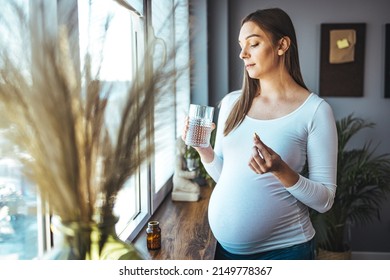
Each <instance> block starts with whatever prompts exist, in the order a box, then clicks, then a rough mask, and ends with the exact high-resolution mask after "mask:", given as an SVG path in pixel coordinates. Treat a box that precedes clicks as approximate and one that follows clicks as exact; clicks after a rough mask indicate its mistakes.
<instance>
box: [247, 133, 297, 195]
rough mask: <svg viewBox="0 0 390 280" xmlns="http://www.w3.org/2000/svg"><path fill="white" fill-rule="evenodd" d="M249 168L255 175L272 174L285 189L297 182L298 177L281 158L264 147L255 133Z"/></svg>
mask: <svg viewBox="0 0 390 280" xmlns="http://www.w3.org/2000/svg"><path fill="white" fill-rule="evenodd" d="M253 138H254V139H253V143H254V146H253V148H252V156H251V158H250V160H249V167H250V168H251V169H252V170H253V171H254V172H255V173H257V174H264V173H267V172H272V174H273V175H275V176H276V177H277V178H278V179H279V181H280V182H281V183H282V184H283V186H285V187H286V188H288V187H291V186H293V185H295V184H296V182H298V179H299V175H298V173H296V172H295V171H294V170H292V169H291V168H290V167H289V166H288V164H287V163H286V162H284V161H283V160H282V158H281V157H280V156H279V155H278V154H277V153H275V151H274V150H272V149H271V148H270V147H268V146H267V145H265V144H264V143H263V141H261V140H260V137H259V136H258V135H257V134H256V133H255V135H254V137H253Z"/></svg>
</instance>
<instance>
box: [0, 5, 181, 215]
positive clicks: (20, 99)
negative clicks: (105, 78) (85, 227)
mask: <svg viewBox="0 0 390 280" xmlns="http://www.w3.org/2000/svg"><path fill="white" fill-rule="evenodd" d="M42 7H44V6H42ZM13 8H16V9H15V11H17V13H18V14H19V15H20V17H19V20H20V22H19V23H21V24H24V25H21V26H20V27H18V29H16V30H17V31H20V34H19V35H20V43H22V44H23V42H24V41H23V40H25V39H26V36H25V34H26V33H23V32H26V31H28V30H29V25H28V24H27V23H26V22H24V21H23V14H22V13H21V12H20V11H21V10H20V9H18V7H16V6H14V7H13ZM3 19H4V18H3ZM46 24H47V23H46ZM44 25H45V22H44V21H42V22H41V25H38V28H34V29H32V33H31V34H30V38H31V42H32V48H31V49H32V50H33V52H32V53H31V54H30V53H29V52H28V51H25V52H24V54H25V55H26V57H25V58H23V59H20V58H19V59H17V60H16V59H15V57H14V52H13V51H12V49H10V48H8V47H9V46H6V48H2V49H1V54H0V55H1V57H0V118H1V122H2V126H3V127H7V130H6V133H5V135H6V136H7V137H8V138H9V139H10V141H11V142H12V143H14V144H15V145H16V146H17V147H18V152H17V155H18V156H19V158H20V159H21V160H22V161H23V163H24V165H25V171H26V174H27V176H28V177H29V178H30V180H31V181H32V182H34V183H36V185H37V187H38V189H39V191H40V193H41V195H42V197H43V198H44V199H45V200H46V201H48V203H49V206H50V208H51V210H52V211H53V213H54V214H57V215H58V216H60V217H61V219H62V220H63V221H65V222H66V221H81V222H91V221H93V220H94V219H95V218H96V216H97V215H98V218H99V221H100V222H101V221H102V219H103V221H104V218H105V217H106V216H107V217H109V216H111V215H112V209H113V206H114V203H115V199H116V195H117V194H118V192H119V190H120V189H121V188H122V186H123V185H124V183H125V181H126V180H127V179H128V178H129V177H130V176H131V175H133V174H134V173H135V172H136V171H137V170H138V168H139V167H140V165H141V164H142V163H144V162H145V161H146V160H147V159H148V158H150V156H151V155H152V154H153V151H154V148H155V147H154V146H153V141H151V140H150V139H151V138H152V136H153V134H154V132H155V131H154V129H153V126H152V125H151V124H150V120H151V119H152V117H153V114H156V111H155V108H156V107H158V108H159V111H158V112H157V113H158V114H160V115H159V119H160V120H161V121H163V120H164V116H163V114H164V112H166V111H167V107H171V106H173V105H174V96H173V93H172V92H170V91H167V90H164V87H166V85H167V84H168V83H171V82H174V81H175V79H177V77H178V74H180V71H179V72H177V69H176V70H173V69H172V67H167V65H168V64H169V63H170V62H171V61H172V60H173V59H174V53H171V54H168V55H167V60H166V63H165V64H162V65H160V66H158V67H154V69H153V70H151V69H149V68H147V67H145V69H138V71H137V74H136V77H135V78H134V82H133V83H132V85H131V86H130V87H129V88H128V89H127V93H126V100H125V101H124V104H123V112H122V115H121V119H120V124H119V128H118V133H117V135H116V137H114V138H113V137H110V134H109V128H108V127H107V124H106V123H105V121H104V118H105V114H107V110H106V109H107V102H108V100H109V99H110V91H108V92H106V93H103V90H102V83H101V82H100V81H99V79H98V78H94V77H91V74H90V73H91V71H90V59H89V57H88V56H87V57H86V59H85V65H84V69H85V71H84V73H83V74H82V75H81V74H80V73H78V67H76V66H75V65H77V63H74V60H73V58H72V56H71V51H70V47H69V40H68V38H70V36H72V30H69V29H67V28H66V27H65V26H62V27H61V28H60V29H59V32H58V34H57V35H56V36H54V35H50V34H44V32H45V26H44ZM13 27H14V26H13ZM14 30H15V28H14ZM13 33H14V32H13ZM42 34H44V36H42ZM15 36H17V34H15ZM37 38H39V39H37ZM151 45H153V42H151ZM2 46H3V47H4V44H2ZM22 47H23V46H22ZM24 47H26V46H24ZM27 49H29V48H26V50H27ZM30 57H31V58H32V59H30ZM150 57H152V48H147V49H146V55H145V59H147V58H150ZM19 61H22V62H23V63H22V64H19ZM145 65H148V64H147V61H146V60H145ZM157 104H158V106H156V105H157ZM97 204H98V205H99V207H97Z"/></svg>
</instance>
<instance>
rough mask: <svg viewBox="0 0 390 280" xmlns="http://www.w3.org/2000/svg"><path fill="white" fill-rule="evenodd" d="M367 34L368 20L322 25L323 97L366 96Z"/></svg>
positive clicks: (321, 71)
mask: <svg viewBox="0 0 390 280" xmlns="http://www.w3.org/2000/svg"><path fill="white" fill-rule="evenodd" d="M365 36H366V24H365V23H332V24H331V23H324V24H321V50H320V90H319V94H320V95H321V96H339V97H361V96H363V86H364V56H365Z"/></svg>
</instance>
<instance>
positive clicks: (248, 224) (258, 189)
mask: <svg viewBox="0 0 390 280" xmlns="http://www.w3.org/2000/svg"><path fill="white" fill-rule="evenodd" d="M220 183H221V181H220V182H219V183H218V185H217V186H216V187H215V189H214V191H213V193H212V196H211V198H210V204H209V223H210V227H211V229H212V231H213V233H214V236H215V237H216V239H217V240H219V241H221V242H226V243H230V244H242V243H251V242H261V241H263V240H267V239H268V238H270V236H271V235H272V234H273V233H274V232H275V231H278V230H279V229H280V228H283V227H285V226H286V222H287V223H288V221H289V216H290V215H291V214H292V213H291V212H293V211H291V210H292V208H291V207H292V206H293V205H294V204H295V199H293V198H292V197H291V195H289V193H288V192H287V191H286V190H285V189H284V188H283V187H282V186H280V185H278V184H276V183H268V184H266V185H261V184H259V183H258V182H257V183H256V182H254V183H253V184H251V183H249V184H246V185H242V184H241V185H240V184H238V185H237V184H231V182H230V183H227V184H220ZM290 221H291V220H290Z"/></svg>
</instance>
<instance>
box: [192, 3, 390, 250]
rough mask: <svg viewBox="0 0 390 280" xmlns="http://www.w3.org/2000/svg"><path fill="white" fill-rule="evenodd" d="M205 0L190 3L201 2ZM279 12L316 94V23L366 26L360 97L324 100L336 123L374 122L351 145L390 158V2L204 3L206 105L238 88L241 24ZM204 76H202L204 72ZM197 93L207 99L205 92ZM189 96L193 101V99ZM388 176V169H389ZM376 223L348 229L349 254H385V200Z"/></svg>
mask: <svg viewBox="0 0 390 280" xmlns="http://www.w3.org/2000/svg"><path fill="white" fill-rule="evenodd" d="M204 1H205V0H193V1H191V2H192V3H196V2H198V3H203V4H204ZM269 7H280V8H282V9H284V10H285V11H286V12H287V13H288V14H289V15H290V16H291V18H292V20H293V22H294V25H295V28H296V32H297V37H298V45H299V50H300V51H299V54H300V62H301V68H302V74H303V76H304V79H305V82H306V84H307V86H308V87H309V88H310V89H311V90H312V91H313V92H315V93H318V91H319V55H320V24H321V23H348V22H351V23H354V22H365V23H366V24H367V32H366V53H365V55H366V56H365V80H364V96H363V97H359V98H342V97H331V98H325V99H326V100H327V101H328V102H329V103H330V105H331V106H332V108H333V110H334V114H335V117H336V119H340V118H341V117H343V116H346V115H348V114H350V113H354V114H355V115H356V116H358V117H362V118H365V119H367V120H369V121H372V122H375V123H376V127H375V128H374V129H370V130H366V131H362V132H361V133H359V134H358V135H357V137H356V138H355V140H354V141H353V142H352V143H351V144H352V146H354V145H361V144H362V143H364V142H365V141H367V140H369V139H372V140H373V141H374V144H379V147H378V149H377V152H378V153H390V141H388V140H387V137H388V136H389V133H388V132H389V131H390V121H389V120H390V99H385V98H384V54H385V49H384V48H385V37H384V34H385V23H390V1H389V0H371V1H367V0H328V1H321V0H313V1H310V0H294V1H291V0H274V1H267V0H258V1H253V0H209V1H207V10H206V11H205V12H207V30H208V36H207V43H206V44H203V45H198V46H197V47H200V48H203V50H207V53H208V58H207V61H208V63H207V64H203V65H201V66H200V67H199V66H198V69H199V68H200V69H201V68H202V67H203V69H207V71H208V80H202V79H206V78H205V77H204V75H203V78H202V75H201V74H196V73H195V77H198V78H197V79H196V78H195V79H194V80H195V81H196V82H197V83H207V84H208V102H209V105H213V106H217V104H218V102H219V101H220V100H221V99H222V97H223V96H224V95H225V94H226V93H228V92H229V91H232V90H235V89H239V88H240V87H241V77H242V70H243V69H242V63H241V61H240V59H239V58H238V54H239V46H238V43H237V37H238V32H239V28H240V21H241V19H242V18H243V17H244V16H245V15H247V14H248V13H250V12H252V11H254V10H256V9H259V8H260V9H262V8H269ZM203 74H204V73H203ZM198 94H202V95H204V94H206V93H205V92H204V91H203V92H202V93H198ZM193 97H194V96H193ZM195 98H196V95H195ZM389 172H390V170H389ZM381 215H382V220H381V222H374V223H372V224H370V225H368V226H365V227H360V228H353V230H352V232H351V240H352V250H353V251H371V252H390V239H389V236H390V198H389V199H388V200H387V202H386V203H384V205H383V209H382V212H381Z"/></svg>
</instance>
